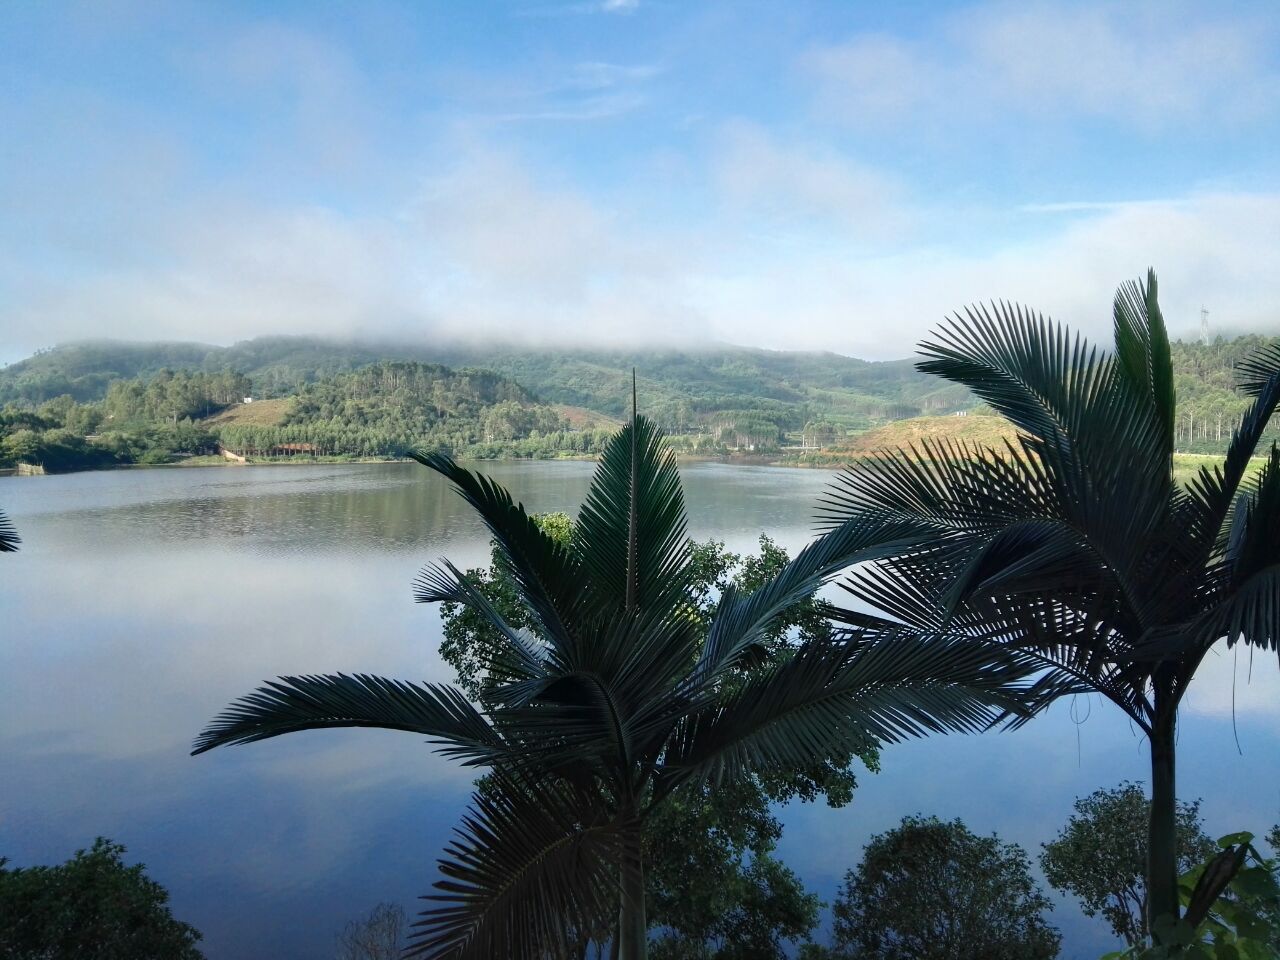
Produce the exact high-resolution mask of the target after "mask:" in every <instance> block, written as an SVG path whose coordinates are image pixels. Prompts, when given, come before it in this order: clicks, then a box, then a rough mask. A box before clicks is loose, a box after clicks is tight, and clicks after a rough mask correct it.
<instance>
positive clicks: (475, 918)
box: [195, 416, 1043, 960]
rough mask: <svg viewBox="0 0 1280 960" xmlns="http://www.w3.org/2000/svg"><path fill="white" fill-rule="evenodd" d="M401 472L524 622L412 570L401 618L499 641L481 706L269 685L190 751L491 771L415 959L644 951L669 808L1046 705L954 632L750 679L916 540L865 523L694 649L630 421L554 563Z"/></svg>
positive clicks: (655, 486) (480, 482) (647, 458)
mask: <svg viewBox="0 0 1280 960" xmlns="http://www.w3.org/2000/svg"><path fill="white" fill-rule="evenodd" d="M416 459H418V460H419V461H420V462H421V463H423V464H424V465H426V466H427V467H429V468H430V469H432V470H434V471H436V472H437V473H439V474H441V475H443V476H444V477H446V478H447V479H449V480H450V481H451V482H452V483H453V485H454V486H455V487H456V489H457V491H458V492H459V493H460V494H461V495H462V497H463V498H464V499H465V500H466V501H467V502H468V503H469V504H470V505H471V506H472V507H473V508H474V509H475V510H476V512H477V513H478V514H479V515H480V516H481V518H482V519H483V520H484V522H485V523H486V525H487V527H488V529H489V532H490V533H491V534H492V536H493V539H494V543H495V546H496V554H497V557H498V559H499V561H500V562H501V564H502V565H503V567H504V568H505V571H504V572H505V573H507V574H508V575H509V576H510V578H511V580H512V582H513V583H515V584H516V587H517V590H518V592H519V595H520V599H521V601H522V603H523V604H524V606H525V607H526V608H527V610H528V612H529V615H530V617H529V619H530V622H531V623H532V624H533V626H532V627H531V628H527V629H515V628H513V627H511V626H510V625H509V624H507V623H506V622H505V621H504V620H503V618H502V616H501V615H500V614H499V613H498V612H497V611H496V610H495V609H494V608H493V607H492V605H491V604H490V603H489V602H488V600H486V598H485V597H484V596H483V594H481V593H480V592H479V591H478V590H477V589H476V588H475V586H474V585H473V584H472V583H471V582H469V581H468V579H467V578H466V577H465V576H464V575H463V574H462V573H461V572H460V571H459V570H458V569H457V568H456V567H454V566H453V565H452V564H450V563H449V562H448V561H441V562H440V563H439V564H437V565H432V566H429V567H427V568H425V569H424V570H423V571H422V573H421V575H420V576H419V578H418V580H417V581H416V585H415V593H416V597H417V599H418V600H419V601H425V602H432V601H446V600H447V601H452V602H455V603H461V604H465V605H467V606H468V607H470V608H471V609H473V610H475V611H477V612H480V613H482V614H483V615H484V617H485V618H486V620H487V621H488V622H489V623H491V624H492V625H493V627H494V628H495V630H496V631H497V632H498V633H499V634H500V635H501V637H502V638H503V643H502V645H501V647H500V649H498V650H497V651H496V652H495V653H494V654H493V655H492V661H491V662H490V663H488V664H487V670H488V672H489V675H490V677H491V678H493V679H494V680H495V681H496V682H495V683H493V684H492V685H490V686H488V687H487V688H486V691H485V693H484V696H483V698H482V700H481V703H480V704H479V706H473V705H472V704H471V703H469V702H468V701H467V700H466V699H465V698H464V697H463V696H462V695H461V694H460V693H458V692H457V691H455V690H453V689H451V688H448V687H442V686H437V685H433V684H414V683H405V682H400V681H393V680H385V679H380V678H376V677H369V676H304V677H286V678H282V679H280V680H278V681H276V682H274V683H271V684H269V685H268V686H266V687H263V688H262V689H260V690H258V691H257V692H256V693H254V694H251V695H250V696H247V697H245V698H243V699H241V700H239V701H237V702H236V703H234V704H232V706H231V707H229V708H228V710H227V711H226V712H225V713H223V714H222V715H221V716H220V717H218V718H217V719H216V720H215V721H214V722H213V723H212V724H211V725H210V726H209V728H208V729H207V730H206V731H205V732H204V733H203V734H201V736H200V737H199V738H198V739H197V741H196V744H195V748H196V749H195V752H197V753H199V752H202V751H205V750H208V749H211V748H212V747H215V746H219V745H221V744H232V743H247V742H250V741H254V740H261V739H265V738H267V737H273V736H276V735H278V734H281V733H288V732H291V731H295V730H304V729H315V728H320V727H349V726H378V727H386V728H389V729H396V730H409V731H413V732H416V733H421V734H425V735H426V736H428V737H429V738H430V739H431V740H432V741H433V742H434V743H435V744H436V745H437V747H438V749H439V750H441V751H442V752H444V753H446V754H447V755H450V756H453V757H456V758H458V759H460V760H461V761H463V762H464V763H469V764H475V765H479V766H484V767H487V768H489V769H490V770H491V771H492V772H491V774H490V776H489V777H488V778H486V781H485V786H484V788H483V789H481V790H480V791H478V792H477V794H476V796H475V798H474V799H473V802H472V807H471V810H470V811H469V813H468V814H467V815H466V817H465V818H464V820H463V822H462V825H461V827H460V828H459V829H458V832H457V837H456V839H455V840H454V842H453V843H452V844H451V846H450V847H449V849H448V850H447V851H446V854H445V857H444V858H443V859H442V860H441V862H440V869H441V872H442V874H443V876H444V879H443V880H441V881H440V882H439V883H437V885H436V887H437V892H436V893H435V894H434V895H433V896H432V897H431V898H429V899H431V900H433V901H434V902H435V904H436V906H435V907H434V908H433V909H430V910H428V911H427V912H426V913H425V914H424V919H423V921H422V923H421V924H420V933H419V934H418V936H417V938H416V942H415V948H414V949H415V950H416V951H417V952H419V953H421V954H425V955H427V956H430V957H451V958H453V957H458V958H460V957H486V958H487V957H493V956H543V955H551V956H561V955H566V954H567V953H568V950H569V946H570V941H571V940H572V936H573V932H574V931H583V930H598V929H600V928H601V925H602V924H603V925H605V928H606V929H608V928H610V927H612V928H613V929H614V930H615V931H616V933H615V936H616V938H617V942H618V944H619V947H620V952H621V956H622V957H623V960H634V958H637V957H642V956H644V952H645V949H646V940H645V933H646V922H645V911H644V897H643V890H644V887H643V863H642V862H641V854H640V843H639V839H640V837H641V836H642V831H643V828H644V823H645V820H646V818H647V816H648V815H649V813H650V812H651V811H652V810H653V809H654V808H655V807H657V806H658V805H659V804H662V803H663V802H664V801H665V800H666V799H667V798H669V797H670V796H671V795H672V793H673V792H674V791H676V790H678V789H680V788H682V787H684V786H686V785H700V784H705V783H708V782H723V781H726V780H731V779H734V778H739V777H742V776H745V775H747V774H749V773H751V772H753V771H755V772H759V771H764V770H768V769H770V768H774V767H795V766H797V765H802V764H805V763H812V762H814V761H815V760H819V759H821V758H823V757H825V756H827V755H829V754H831V753H838V752H850V751H856V750H859V749H862V748H865V747H867V746H868V745H870V744H873V743H879V742H883V741H894V740H898V739H900V738H903V737H907V736H916V735H920V734H923V733H926V732H930V731H943V730H981V729H984V728H986V727H988V726H990V725H991V724H992V723H993V722H995V721H997V720H999V719H1001V718H1003V717H1006V716H1010V715H1013V716H1015V717H1019V718H1020V717H1022V716H1025V715H1026V714H1027V713H1028V712H1029V711H1030V710H1033V709H1034V708H1035V706H1036V704H1037V703H1038V701H1037V697H1039V696H1040V695H1041V694H1042V693H1043V689H1042V687H1041V686H1039V685H1037V684H1036V683H1035V682H1033V681H1031V680H1029V679H1028V677H1029V676H1030V675H1031V674H1032V673H1033V672H1034V671H1035V670H1036V668H1037V665H1036V662H1035V660H1034V658H1032V657H1029V656H1026V655H1023V654H1020V653H1017V652H1012V653H1008V652H998V653H996V654H994V655H993V654H992V653H991V652H990V651H985V650H983V649H982V648H981V647H979V646H978V645H975V644H973V643H972V642H971V641H969V640H968V639H967V638H960V637H946V636H930V637H915V638H906V639H904V640H903V641H902V642H900V643H897V644H894V645H892V646H890V645H878V644H873V643H869V642H867V641H864V640H863V639H862V638H860V637H859V636H857V635H854V634H847V635H841V636H840V637H839V638H838V639H836V640H824V641H823V642H814V643H809V644H805V645H799V646H796V647H794V648H793V649H792V650H791V651H790V653H789V656H787V657H786V658H785V659H782V660H778V661H776V662H772V663H768V664H765V665H764V666H762V667H753V668H751V669H748V668H747V664H748V663H754V662H755V656H754V655H755V654H757V653H758V650H757V649H756V648H757V641H758V640H759V639H760V638H761V637H762V636H763V635H764V634H765V633H766V631H767V630H768V628H769V626H770V624H771V623H772V622H773V621H774V620H775V619H776V618H777V617H778V616H779V615H781V614H782V613H783V612H785V611H786V610H787V609H788V608H789V607H791V606H792V605H793V604H794V603H796V602H797V601H798V600H801V599H804V598H806V597H808V596H810V595H812V593H813V592H814V590H816V589H817V588H818V586H820V585H821V584H822V583H823V582H824V581H825V580H826V579H828V578H829V577H831V576H833V575H835V574H836V573H838V572H839V570H841V569H843V568H844V567H845V566H846V565H847V564H848V563H850V562H852V561H853V560H856V559H866V558H875V557H881V556H886V555H888V554H889V553H891V552H894V551H899V550H901V549H903V548H904V547H906V546H907V545H908V544H912V543H916V542H918V541H919V538H920V536H921V531H922V525H921V524H919V523H918V522H916V521H914V520H907V521H902V522H896V521H893V520H887V519H885V518H884V517H882V516H880V515H879V514H876V515H874V516H859V517H857V518H854V519H852V520H850V521H848V522H847V523H844V524H842V525H840V527H839V528H838V529H836V530H833V531H832V532H830V533H829V534H828V535H827V536H826V537H825V538H823V539H822V540H820V541H817V542H815V543H813V544H811V545H810V546H809V547H807V548H806V549H805V550H803V551H801V553H800V554H798V555H797V557H796V558H795V559H794V560H793V561H792V562H791V563H790V564H789V565H788V566H787V567H786V568H785V569H784V570H783V572H782V573H781V574H780V575H779V576H778V577H777V578H775V579H774V580H773V581H771V582H769V583H768V584H766V585H765V586H763V587H761V588H760V589H758V590H756V591H754V592H752V593H750V594H749V595H738V594H737V593H736V592H735V591H733V590H732V589H730V590H728V591H726V593H725V595H724V596H722V597H721V599H720V601H719V605H718V608H717V612H716V614H715V616H714V618H713V621H712V624H711V627H710V630H709V632H708V633H706V634H705V638H706V639H705V642H703V637H704V633H703V627H702V625H700V624H699V622H698V620H697V617H696V616H695V610H694V607H693V604H692V602H691V596H690V585H691V582H692V575H693V571H692V570H691V566H690V552H689V541H688V538H687V536H686V530H685V524H686V521H685V509H684V500H683V495H682V493H681V487H680V480H679V475H678V473H677V470H676V466H675V462H674V458H673V456H672V455H671V453H670V452H669V451H668V450H667V449H666V448H665V446H664V444H663V441H662V436H661V434H660V432H659V431H658V430H657V429H656V428H655V427H654V426H653V425H652V424H651V423H650V422H649V421H648V420H646V419H645V418H643V417H638V416H633V418H632V421H631V423H630V424H629V425H627V426H626V427H624V428H623V429H622V430H621V431H620V432H619V433H618V434H617V435H616V436H615V437H614V439H613V440H612V441H611V442H610V444H609V445H608V447H607V449H606V450H605V452H604V454H603V456H602V458H601V460H600V463H599V465H598V467H597V469H596V472H595V476H594V479H593V482H592V484H591V488H590V492H589V494H588V496H587V498H586V501H585V502H584V503H583V505H582V508H581V511H580V513H579V515H578V518H577V522H576V523H575V524H574V531H573V536H572V539H571V540H570V542H569V543H568V544H567V545H566V544H564V543H561V542H559V541H558V540H557V539H556V538H555V537H553V536H551V535H548V534H547V533H545V532H544V531H543V530H541V529H540V528H539V526H538V524H537V523H536V522H535V521H534V519H533V518H532V517H530V516H529V515H528V514H527V513H526V512H525V510H524V508H523V507H522V506H521V505H519V504H517V503H515V502H514V501H513V500H512V498H511V496H510V495H509V494H508V493H507V491H506V490H504V489H503V488H502V487H500V486H499V485H498V484H496V483H494V482H493V481H491V480H489V479H487V478H486V477H484V476H482V475H479V474H475V473H472V472H471V471H469V470H466V469H464V468H463V467H461V466H459V465H458V464H456V463H455V462H454V461H453V460H451V459H450V458H448V457H446V456H442V455H438V454H432V455H426V456H418V457H417V458H416ZM614 911H617V913H616V914H615V913H614ZM610 916H615V917H616V919H617V926H616V927H614V926H613V924H612V922H611V921H610V919H609V918H610Z"/></svg>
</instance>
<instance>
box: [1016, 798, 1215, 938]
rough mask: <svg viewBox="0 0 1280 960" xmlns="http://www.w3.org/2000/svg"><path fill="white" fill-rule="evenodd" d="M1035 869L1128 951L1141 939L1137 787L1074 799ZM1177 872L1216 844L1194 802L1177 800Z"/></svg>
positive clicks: (1142, 838)
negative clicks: (1071, 811)
mask: <svg viewBox="0 0 1280 960" xmlns="http://www.w3.org/2000/svg"><path fill="white" fill-rule="evenodd" d="M1075 811H1076V812H1075V813H1074V814H1072V816H1071V817H1070V819H1069V820H1068V821H1067V824H1066V826H1065V827H1063V828H1062V830H1061V832H1059V834H1058V837H1057V839H1055V840H1052V841H1050V842H1049V843H1046V844H1044V845H1043V847H1044V849H1043V851H1042V852H1041V854H1040V866H1041V868H1042V869H1043V870H1044V875H1045V879H1046V880H1048V881H1049V884H1050V885H1051V886H1053V887H1055V888H1056V889H1058V890H1062V891H1064V892H1067V893H1071V894H1074V895H1075V896H1076V897H1077V898H1078V899H1079V900H1080V903H1081V906H1083V908H1084V912H1085V914H1086V915H1087V916H1090V917H1093V916H1097V915H1098V914H1101V915H1102V917H1103V918H1104V919H1105V920H1106V921H1107V923H1109V924H1110V925H1111V929H1112V930H1113V931H1114V932H1115V935H1116V936H1117V937H1120V938H1122V939H1123V940H1124V942H1125V943H1127V944H1129V945H1130V946H1134V945H1137V944H1140V943H1145V942H1146V939H1147V878H1146V873H1147V825H1148V824H1149V823H1150V821H1151V802H1150V801H1149V800H1148V799H1147V795H1146V793H1145V791H1144V790H1143V789H1142V787H1141V785H1139V784H1136V783H1127V782H1126V783H1122V784H1120V786H1118V787H1112V788H1111V789H1109V790H1096V791H1094V792H1093V793H1091V794H1090V795H1089V796H1087V797H1082V798H1080V799H1078V800H1076V802H1075ZM1177 829H1178V869H1179V871H1181V872H1185V871H1187V870H1190V869H1191V868H1192V867H1194V866H1195V865H1196V864H1198V863H1200V862H1201V861H1203V860H1205V859H1207V858H1208V857H1209V855H1210V854H1212V853H1213V851H1214V849H1215V847H1214V844H1213V841H1212V840H1210V839H1209V836H1208V835H1207V834H1206V833H1205V832H1204V830H1203V828H1202V826H1201V821H1200V801H1198V800H1192V801H1179V803H1178V828H1177Z"/></svg>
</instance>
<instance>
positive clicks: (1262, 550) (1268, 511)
mask: <svg viewBox="0 0 1280 960" xmlns="http://www.w3.org/2000/svg"><path fill="white" fill-rule="evenodd" d="M1224 559H1225V560H1226V561H1227V563H1229V564H1230V566H1231V579H1232V581H1233V583H1235V584H1241V583H1243V582H1244V581H1245V580H1247V579H1248V578H1249V577H1251V576H1253V574H1255V573H1257V572H1258V571H1260V570H1263V569H1265V568H1266V567H1269V566H1271V565H1273V564H1276V563H1280V448H1277V447H1276V445H1275V444H1272V445H1271V452H1270V455H1269V456H1268V457H1267V462H1266V463H1265V464H1263V466H1262V469H1261V470H1260V471H1259V472H1258V476H1257V479H1256V481H1255V482H1254V483H1253V484H1252V489H1251V490H1250V491H1249V492H1248V493H1247V494H1246V495H1244V496H1242V497H1240V498H1239V500H1238V501H1237V504H1236V510H1235V516H1233V517H1232V524H1231V537H1230V542H1229V544H1228V548H1227V550H1226V551H1225V557H1224Z"/></svg>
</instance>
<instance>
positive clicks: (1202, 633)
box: [1186, 562, 1280, 652]
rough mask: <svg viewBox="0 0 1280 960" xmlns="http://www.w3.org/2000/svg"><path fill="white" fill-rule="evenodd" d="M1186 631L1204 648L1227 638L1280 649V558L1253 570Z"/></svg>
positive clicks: (1256, 645)
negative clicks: (1278, 560)
mask: <svg viewBox="0 0 1280 960" xmlns="http://www.w3.org/2000/svg"><path fill="white" fill-rule="evenodd" d="M1186 632H1187V633H1190V634H1191V636H1192V637H1193V638H1194V640H1195V641H1196V642H1197V643H1198V645H1199V647H1200V649H1201V650H1207V649H1208V648H1209V647H1210V646H1212V645H1213V644H1214V643H1216V642H1217V641H1219V640H1221V639H1224V638H1225V639H1226V641H1227V643H1228V645H1234V644H1236V643H1238V642H1244V643H1247V644H1249V645H1250V646H1254V647H1260V648H1262V649H1263V650H1271V651H1274V652H1280V562H1277V563H1273V564H1272V565H1271V566H1267V567H1263V568H1262V569H1260V570H1257V571H1255V572H1254V573H1252V574H1251V575H1250V576H1249V577H1248V578H1247V579H1246V580H1244V582H1242V583H1241V584H1240V585H1239V586H1238V587H1236V589H1235V590H1234V591H1233V592H1232V593H1231V594H1230V595H1229V596H1228V597H1226V598H1225V599H1224V600H1223V601H1222V602H1221V603H1220V604H1219V605H1218V606H1217V607H1215V608H1213V609H1212V610H1210V611H1207V612H1206V613H1205V614H1204V615H1203V616H1202V617H1201V618H1200V619H1199V621H1198V622H1197V623H1195V624H1193V625H1192V627H1191V629H1190V630H1189V631H1186Z"/></svg>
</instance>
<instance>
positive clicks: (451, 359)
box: [0, 337, 967, 432]
mask: <svg viewBox="0 0 1280 960" xmlns="http://www.w3.org/2000/svg"><path fill="white" fill-rule="evenodd" d="M380 360H410V361H418V362H423V363H442V364H446V365H448V366H450V367H455V368H459V367H474V368H480V367H483V368H487V369H490V370H493V371H495V372H497V373H500V374H503V375H505V376H507V377H510V378H512V379H514V380H515V381H516V382H517V383H519V384H520V385H521V386H522V387H525V388H526V389H528V390H530V391H531V392H532V393H533V394H534V395H535V396H537V397H538V398H539V399H540V400H543V401H546V402H551V403H562V404H568V405H572V406H577V407H584V408H587V409H588V410H594V411H597V412H600V413H603V414H608V415H611V416H618V415H620V414H622V413H624V412H625V409H626V404H627V403H628V402H629V397H630V394H631V391H630V376H631V369H632V368H633V367H634V368H636V370H637V371H638V374H639V378H640V393H641V399H642V403H643V406H644V407H645V410H646V412H647V413H649V414H650V415H651V416H653V417H654V418H655V419H657V420H658V421H659V422H661V423H663V424H664V425H665V426H667V427H668V428H669V429H672V430H675V431H677V432H679V431H683V430H685V429H690V428H693V427H694V426H696V425H698V424H702V423H704V422H705V421H706V419H707V417H708V415H709V414H729V415H731V418H733V417H736V418H737V419H741V420H744V421H746V420H748V419H750V418H751V416H752V415H759V416H762V417H764V418H766V419H768V420H770V421H771V422H774V423H776V424H777V425H778V426H780V427H782V428H784V429H799V428H800V427H802V426H803V425H804V423H805V422H806V421H807V420H809V419H812V418H814V417H825V418H829V419H831V420H833V421H834V422H835V423H836V424H838V425H839V426H840V427H842V428H845V429H861V428H865V427H867V426H870V425H872V424H874V423H877V422H880V421H882V420H885V419H898V418H901V417H904V416H913V415H916V414H918V413H940V412H947V411H949V410H952V409H956V408H957V407H960V406H964V405H966V404H967V397H966V394H965V393H964V391H961V390H957V389H955V388H951V387H948V386H947V385H946V384H943V383H940V382H939V381H937V380H935V379H932V378H929V377H925V376H923V375H921V374H919V373H917V372H916V371H915V370H914V368H913V366H912V364H911V362H910V361H908V360H897V361H890V362H886V363H873V362H868V361H865V360H855V359H853V358H850V357H843V356H839V355H837V354H831V353H787V352H775V351H768V350H753V349H747V348H742V347H730V346H723V347H715V348H708V349H703V350H697V351H690V352H685V351H677V350H660V349H641V350H629V351H624V350H616V351H602V350H563V349H559V348H549V347H548V348H537V349H529V348H517V347H469V346H460V345H457V344H445V343H442V344H427V343H424V344H372V343H345V342H337V341H328V340H319V339H314V338H307V337H259V338H257V339H255V340H248V341H245V342H243V343H237V344H235V345H234V346H231V347H211V346H207V345H202V344H177V343H157V344H138V343H124V342H117V341H92V342H89V341H86V342H80V343H72V344H66V345H63V346H59V347H54V348H52V349H50V350H46V351H42V352H41V353H38V354H37V355H35V356H33V357H30V358H28V359H26V360H23V361H21V362H19V363H15V364H12V365H10V366H9V367H7V368H5V369H3V370H0V404H4V403H7V402H11V401H16V402H19V403H22V404H26V405H39V404H40V403H43V402H44V401H46V400H50V399H53V398H54V397H58V396H61V395H64V394H66V395H69V396H71V397H72V398H73V399H75V400H78V401H80V402H87V401H91V400H96V399H99V398H101V397H102V396H104V395H105V392H106V388H107V385H108V384H109V383H110V382H111V380H113V379H130V378H134V377H149V376H151V375H154V374H155V373H157V372H159V371H160V370H163V369H168V370H175V371H176V370H202V371H206V372H217V371H223V370H234V371H236V372H238V373H242V374H244V375H246V376H247V377H249V378H250V380H251V381H252V383H253V390H254V394H255V396H259V397H283V396H289V395H291V394H293V393H296V392H297V391H298V390H299V389H301V388H302V387H303V386H305V385H306V384H309V383H313V382H316V381H317V380H322V379H324V378H326V377H330V376H333V375H335V374H338V373H346V372H351V371H354V370H357V369H359V368H361V367H364V366H367V365H369V364H371V363H375V362H377V361H380ZM721 419H722V420H723V419H724V418H721Z"/></svg>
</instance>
